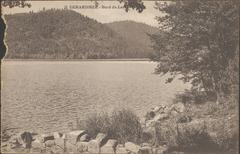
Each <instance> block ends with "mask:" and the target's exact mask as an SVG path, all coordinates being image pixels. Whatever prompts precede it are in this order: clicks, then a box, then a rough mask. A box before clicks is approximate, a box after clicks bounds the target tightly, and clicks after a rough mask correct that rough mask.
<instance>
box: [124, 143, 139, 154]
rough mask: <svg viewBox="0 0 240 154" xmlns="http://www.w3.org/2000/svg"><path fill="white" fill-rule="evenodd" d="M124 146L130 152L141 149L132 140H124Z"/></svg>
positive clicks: (136, 151)
mask: <svg viewBox="0 0 240 154" xmlns="http://www.w3.org/2000/svg"><path fill="white" fill-rule="evenodd" d="M125 148H126V149H127V150H129V151H131V152H135V153H138V152H139V151H140V149H141V147H140V146H139V145H137V144H135V143H132V142H126V143H125Z"/></svg>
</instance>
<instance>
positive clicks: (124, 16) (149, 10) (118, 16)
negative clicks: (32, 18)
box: [3, 1, 163, 26]
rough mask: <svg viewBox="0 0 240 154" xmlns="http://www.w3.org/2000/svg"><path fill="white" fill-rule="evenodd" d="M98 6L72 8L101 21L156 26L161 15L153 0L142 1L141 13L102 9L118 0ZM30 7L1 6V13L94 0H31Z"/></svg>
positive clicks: (115, 3) (77, 3) (116, 4)
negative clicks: (131, 21) (126, 21)
mask: <svg viewBox="0 0 240 154" xmlns="http://www.w3.org/2000/svg"><path fill="white" fill-rule="evenodd" d="M98 2H99V8H97V9H86V8H79V9H72V10H74V11H76V12H79V13H81V14H83V15H85V16H88V17H89V18H93V19H96V20H97V21H99V22H101V23H109V22H114V21H122V20H133V21H136V22H142V23H146V24H148V25H152V26H157V25H158V24H157V22H156V20H155V17H156V16H161V15H163V14H162V13H161V12H160V11H159V10H157V9H155V8H154V6H155V4H154V3H155V2H154V1H144V4H145V6H146V9H145V10H144V11H143V12H142V13H138V12H137V11H136V10H132V9H130V11H129V12H126V11H125V10H124V9H103V8H102V6H103V5H104V6H117V7H118V6H123V3H121V4H120V3H119V2H118V1H98ZM29 3H31V5H32V6H31V7H30V8H27V7H26V8H18V7H16V8H11V9H9V8H8V7H7V8H3V14H14V13H24V12H29V11H33V12H38V11H40V10H42V9H43V7H45V8H46V9H50V8H59V9H61V8H64V6H68V8H69V7H70V5H71V6H73V5H77V6H82V5H94V4H95V3H94V1H32V2H29Z"/></svg>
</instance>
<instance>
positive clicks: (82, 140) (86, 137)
mask: <svg viewBox="0 0 240 154" xmlns="http://www.w3.org/2000/svg"><path fill="white" fill-rule="evenodd" d="M89 139H90V136H89V135H88V134H84V135H82V136H81V137H80V139H79V141H80V142H88V141H89Z"/></svg>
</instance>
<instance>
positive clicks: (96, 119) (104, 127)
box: [78, 113, 111, 137]
mask: <svg viewBox="0 0 240 154" xmlns="http://www.w3.org/2000/svg"><path fill="white" fill-rule="evenodd" d="M110 127H111V121H110V117H109V115H108V114H107V113H99V114H96V113H94V114H91V115H90V116H88V117H87V119H86V120H85V121H84V122H83V123H82V125H81V124H79V125H78V128H81V129H84V130H87V132H88V134H89V135H90V136H92V137H96V136H97V134H98V133H99V132H101V133H108V132H109V131H110Z"/></svg>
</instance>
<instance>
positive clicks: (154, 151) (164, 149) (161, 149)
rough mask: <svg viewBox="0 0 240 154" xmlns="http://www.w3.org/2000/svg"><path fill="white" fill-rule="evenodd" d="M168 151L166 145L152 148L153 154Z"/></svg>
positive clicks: (163, 153) (161, 153)
mask: <svg viewBox="0 0 240 154" xmlns="http://www.w3.org/2000/svg"><path fill="white" fill-rule="evenodd" d="M167 152H168V147H167V146H160V147H158V148H153V153H154V154H166V153H167Z"/></svg>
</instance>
